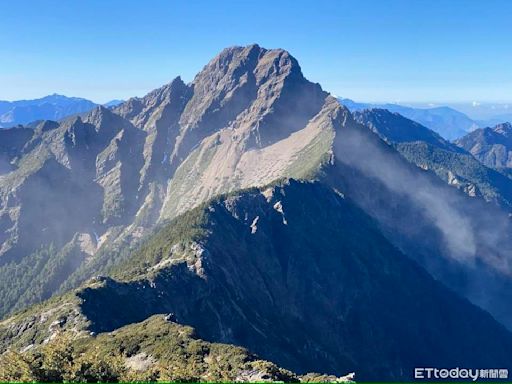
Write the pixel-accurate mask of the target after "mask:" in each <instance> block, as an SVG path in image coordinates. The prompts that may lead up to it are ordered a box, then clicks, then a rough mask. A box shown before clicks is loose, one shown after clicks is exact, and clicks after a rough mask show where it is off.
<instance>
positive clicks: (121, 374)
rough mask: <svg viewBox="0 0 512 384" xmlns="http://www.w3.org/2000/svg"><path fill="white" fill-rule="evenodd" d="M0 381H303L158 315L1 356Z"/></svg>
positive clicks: (63, 335) (65, 337) (65, 336)
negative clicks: (87, 335) (96, 333)
mask: <svg viewBox="0 0 512 384" xmlns="http://www.w3.org/2000/svg"><path fill="white" fill-rule="evenodd" d="M0 380H1V381H39V382H62V381H66V382H118V381H121V382H126V381H164V382H199V381H207V382H227V381H235V380H252V381H285V382H298V381H299V377H298V376H297V375H295V374H293V373H292V372H290V371H287V370H284V369H281V368H279V367H277V366H276V365H275V364H272V363H270V362H267V361H263V360H259V359H258V358H257V357H256V356H254V355H252V354H250V353H249V352H248V351H247V350H245V349H243V348H239V347H235V346H231V345H225V344H217V343H208V342H205V341H202V340H200V339H197V337H196V336H195V334H194V330H193V329H192V328H190V327H186V326H182V325H179V324H176V323H173V322H172V321H170V320H166V319H165V317H164V316H154V317H151V318H149V319H148V320H146V321H144V322H142V323H139V324H132V325H129V326H126V327H123V328H120V329H118V330H117V331H115V332H112V333H105V334H100V335H98V336H96V337H81V338H75V339H73V338H71V337H70V336H69V334H66V333H62V334H56V336H55V338H54V339H53V340H52V341H51V342H50V343H48V344H45V345H43V346H40V347H38V348H34V349H31V350H29V351H27V352H25V353H17V352H13V351H10V352H7V353H4V354H3V355H1V356H0Z"/></svg>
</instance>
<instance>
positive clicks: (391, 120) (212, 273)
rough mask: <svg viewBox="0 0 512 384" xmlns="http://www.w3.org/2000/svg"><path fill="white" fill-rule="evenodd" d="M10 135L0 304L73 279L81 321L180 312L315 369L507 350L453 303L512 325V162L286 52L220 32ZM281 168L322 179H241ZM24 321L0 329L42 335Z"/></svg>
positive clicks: (285, 174)
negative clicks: (165, 63)
mask: <svg viewBox="0 0 512 384" xmlns="http://www.w3.org/2000/svg"><path fill="white" fill-rule="evenodd" d="M0 133H1V134H5V135H10V136H6V137H9V142H10V143H9V144H6V145H2V146H0V151H1V155H2V156H3V158H4V159H5V162H4V163H5V167H4V169H5V170H4V173H2V174H0V243H1V247H0V303H1V305H2V306H1V308H0V314H2V315H5V314H7V313H9V312H11V311H12V310H13V309H19V308H23V307H26V306H27V305H29V304H31V303H35V302H39V301H42V300H44V299H46V298H48V297H50V296H52V295H53V294H55V293H56V292H64V291H66V290H68V289H70V288H74V287H77V286H82V288H81V289H80V290H79V291H78V293H77V295H78V296H76V295H74V296H73V297H74V299H73V300H72V303H71V304H70V306H71V307H72V308H74V309H73V311H75V310H76V311H75V312H73V313H74V314H72V315H71V314H69V313H68V312H66V311H67V309H65V308H67V305H68V304H66V303H64V304H65V305H64V304H63V305H64V307H58V309H55V308H54V309H55V311H53V312H51V313H61V312H62V311H64V312H65V314H63V316H66V318H68V319H69V321H68V322H67V323H66V324H68V325H70V327H71V328H70V329H71V330H72V329H73V325H76V327H77V329H79V330H80V329H81V330H83V331H84V332H85V330H89V329H90V330H93V331H95V332H103V331H112V330H114V329H117V328H119V327H122V326H125V325H127V324H129V323H132V322H135V321H142V320H144V319H146V318H147V317H148V316H150V315H153V314H157V313H164V312H175V313H176V314H177V318H178V321H183V322H185V323H187V324H190V325H193V326H194V327H196V328H197V330H198V332H200V333H201V337H204V338H206V339H210V340H212V341H222V342H230V343H239V344H242V345H245V346H248V347H249V348H251V349H252V350H254V351H256V352H258V353H260V354H262V355H263V356H264V357H265V358H268V359H272V360H275V361H276V362H279V363H280V364H281V365H283V366H284V367H287V368H294V369H295V368H298V369H297V370H299V371H302V372H304V371H306V370H312V371H324V372H333V373H337V374H345V373H347V372H346V371H349V370H352V369H353V367H357V369H358V370H359V371H360V372H361V373H362V374H363V377H366V378H369V379H370V378H377V377H379V378H381V377H382V376H377V374H381V373H382V372H388V374H389V379H395V378H397V379H406V378H409V377H410V376H409V375H410V369H411V367H414V366H436V365H443V366H445V365H453V366H456V365H461V366H462V365H464V366H474V367H477V366H479V367H481V366H492V365H495V364H497V363H498V362H503V363H504V364H505V363H506V362H508V361H509V360H506V359H505V358H504V356H509V352H510V343H509V338H510V335H509V333H508V331H506V330H505V329H504V328H502V327H501V326H499V325H498V324H497V323H496V322H495V321H494V320H493V319H492V318H491V317H490V316H489V315H487V314H485V313H484V312H483V311H481V310H480V309H476V308H475V307H474V306H473V305H471V304H469V303H468V302H466V301H465V299H462V298H461V297H464V298H467V299H469V301H471V302H472V303H473V304H476V305H478V306H480V307H481V308H483V309H485V310H487V311H489V312H490V313H491V314H492V316H494V317H495V318H496V319H497V320H498V321H500V322H502V323H503V324H505V325H506V326H507V327H509V328H510V327H511V326H512V325H511V324H512V311H511V310H510V306H509V305H508V303H509V302H510V299H511V298H512V283H511V282H512V280H511V276H512V270H511V265H512V264H511V260H510V255H512V239H511V238H510V234H511V233H512V228H511V224H510V219H509V216H508V210H509V208H510V201H512V198H511V196H510V193H511V192H510V191H511V189H510V181H509V179H508V178H506V177H505V176H503V175H502V174H500V173H498V172H495V171H493V170H491V169H489V168H486V167H485V166H483V165H482V164H480V163H479V162H478V161H477V160H475V159H474V158H473V157H472V156H471V155H470V154H469V153H468V152H466V151H465V150H463V149H461V148H458V147H456V146H455V145H453V144H451V143H449V142H447V141H445V140H444V139H442V138H441V137H440V136H439V135H437V134H435V133H434V132H432V131H430V130H428V129H427V128H425V127H423V126H421V125H419V124H417V123H413V122H412V121H410V120H408V119H405V118H403V117H401V116H400V115H397V114H393V113H389V112H387V111H382V110H372V111H369V112H368V111H367V112H362V113H357V114H355V116H353V115H352V114H351V113H350V112H349V110H348V109H346V108H345V107H343V106H341V105H340V104H339V103H338V101H337V100H336V99H335V98H333V97H331V96H329V95H328V94H327V93H325V92H323V91H322V89H321V88H320V86H319V85H318V84H314V83H311V82H309V81H307V80H306V79H305V78H304V77H303V75H302V73H301V70H300V67H299V65H298V63H297V61H296V60H295V59H294V58H293V57H292V56H291V55H290V54H289V53H288V52H286V51H283V50H280V49H276V50H266V49H263V48H261V47H259V46H257V45H251V46H248V47H234V48H228V49H225V50H224V51H222V52H221V53H220V54H219V55H218V56H217V57H215V58H214V59H213V60H212V61H211V62H210V63H208V64H207V65H206V66H205V67H204V68H203V70H202V71H201V72H200V73H199V74H198V75H197V76H196V77H195V79H194V80H193V82H191V83H190V84H185V83H184V82H183V81H182V80H181V79H180V78H179V77H178V78H176V79H175V80H173V81H172V82H171V83H169V84H167V85H165V86H163V87H161V88H159V89H156V90H154V91H152V92H151V93H149V94H148V95H146V96H145V97H143V98H134V99H130V100H128V101H126V102H125V103H123V104H121V105H119V106H117V107H114V108H112V109H107V108H104V107H97V108H96V109H94V110H93V111H91V112H89V113H87V114H84V115H82V116H80V117H73V118H69V119H67V120H65V121H61V122H59V123H55V122H50V121H45V122H40V123H38V124H37V125H35V126H34V128H33V130H32V131H28V130H26V129H24V128H17V129H16V130H8V131H5V132H3V131H2V132H0ZM282 179H300V180H317V181H318V184H314V186H311V185H310V184H307V183H297V182H290V185H289V186H287V187H283V188H282V189H279V188H275V189H269V190H267V191H266V192H262V193H260V192H254V191H249V192H247V193H240V190H242V189H250V188H254V187H264V186H267V185H271V184H275V183H276V182H278V181H279V180H282ZM454 186H455V187H457V188H454ZM333 191H336V192H333ZM225 194H231V195H230V196H231V197H224V198H222V199H221V200H220V201H214V202H212V203H210V204H209V205H208V206H207V207H206V208H205V207H204V206H203V207H202V208H197V207H198V206H201V204H202V203H204V202H206V201H210V199H212V198H214V197H215V196H220V195H225ZM342 196H343V197H344V198H342ZM486 200H487V201H486ZM356 207H357V208H356ZM194 208H197V209H196V210H194V211H192V212H193V213H190V210H191V209H194ZM180 215H182V216H180ZM370 218H371V219H370ZM169 220H170V221H171V224H170V227H166V228H167V230H163V231H160V232H158V233H157V235H155V237H153V238H152V240H150V241H149V243H146V242H145V240H146V239H147V237H148V236H151V235H152V234H154V232H155V230H157V228H161V226H165V225H166V223H167V221H169ZM141 243H142V244H146V245H145V246H143V247H142V248H141V250H140V251H138V252H136V251H135V249H136V248H137V247H139V246H140V244H141ZM148 244H149V245H148ZM404 255H406V256H404ZM411 259H412V260H411ZM116 271H117V272H116ZM113 273H117V275H116V276H117V278H118V279H119V280H120V281H114V280H111V279H110V278H106V279H101V278H100V279H96V280H92V282H91V280H89V279H90V278H91V277H92V276H97V275H98V274H113ZM430 275H431V276H432V277H434V278H435V279H436V280H438V281H439V282H438V283H436V282H434V280H433V279H432V278H431V277H430ZM86 281H89V282H88V283H85V285H82V284H84V282H86ZM397 282H399V283H400V284H397ZM440 284H443V285H440ZM445 286H447V287H448V288H451V289H452V290H453V291H455V293H452V292H451V291H449V290H448V289H447V288H445ZM69 295H70V294H68V295H67V296H66V295H65V296H63V297H60V298H57V299H55V300H56V301H54V302H53V303H55V302H57V303H59V300H61V301H60V303H61V304H62V300H64V301H65V300H68V299H69ZM397 303H399V304H400V305H398V307H396V304H397ZM45 305H50V306H51V305H53V304H51V303H50V304H45ZM59 305H60V304H59ZM393 305H395V307H393ZM63 308H64V309H63ZM390 308H393V310H390ZM422 308H433V309H432V310H431V311H424V310H423V309H422ZM30 311H36V312H37V311H38V309H31V310H29V313H30ZM64 312H63V313H64ZM77 314H78V315H77ZM75 315H76V316H75ZM24 316H25V317H24ZM26 316H29V315H23V314H21V315H18V316H17V317H16V318H15V319H14V320H12V319H11V320H8V321H7V323H5V324H7V325H8V326H9V327H10V326H11V325H12V324H14V325H12V327H14V328H13V329H14V331H13V329H11V328H9V330H8V331H7V334H6V335H7V336H5V337H4V338H3V339H2V340H3V344H2V345H4V346H7V345H19V346H21V345H24V346H26V345H28V344H30V343H36V344H37V343H40V342H42V341H43V340H45V338H46V337H47V336H48V326H49V324H47V323H46V320H45V321H42V322H41V324H43V325H37V324H35V323H34V322H32V323H30V321H29V320H27V319H28V317H26ZM41 316H43V315H41ZM52 316H53V315H52ZM43 318H45V319H47V320H48V321H50V320H49V319H50V317H48V316H46V317H44V316H43ZM410 318H412V319H414V321H411V323H410V324H409V323H408V324H405V325H404V321H405V320H404V319H410ZM72 319H75V320H76V321H78V323H75V322H74V321H75V320H73V321H71V320H72ZM53 320H58V319H53ZM53 320H52V321H53ZM13 322H14V323H13ZM20 322H21V323H20ZM25 323H27V324H29V325H27V326H26V327H25V326H23V325H20V326H19V327H18V325H19V324H25ZM9 324H10V325H9ZM16 324H18V325H16ZM38 324H39V323H38ZM25 325H26V324H25ZM17 327H18V328H17ZM20 327H21V328H20ZM23 327H25V328H23ZM66 327H67V325H66ZM28 328H29V329H30V330H29V331H27V332H28V333H27V332H25V331H23V329H28ZM20 329H22V330H21V331H20ZM470 330H471V331H470ZM475 330H478V331H475ZM18 331H19V332H18ZM288 331H290V332H291V333H287V332H288ZM27 335H29V336H30V337H29V336H27ZM265 335H267V336H265ZM468 335H469V336H468ZM438 339H439V340H443V344H435V345H433V344H432V343H430V342H427V341H426V340H438ZM493 340H494V341H496V340H500V341H501V340H503V343H502V344H499V345H497V344H496V343H497V342H496V343H495V342H494V341H493ZM376 345H377V346H378V347H375V346H376ZM477 346H479V348H480V349H478V348H477ZM477 350H478V353H475V351H477ZM411 351H416V352H414V353H412V352H411ZM420 362H423V363H422V364H420ZM397 367H398V368H397Z"/></svg>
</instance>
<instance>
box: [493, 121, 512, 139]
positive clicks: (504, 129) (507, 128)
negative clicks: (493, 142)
mask: <svg viewBox="0 0 512 384" xmlns="http://www.w3.org/2000/svg"><path fill="white" fill-rule="evenodd" d="M494 131H495V132H496V133H499V134H501V135H503V136H505V137H508V138H511V137H512V124H510V123H501V124H498V125H496V126H495V127H494Z"/></svg>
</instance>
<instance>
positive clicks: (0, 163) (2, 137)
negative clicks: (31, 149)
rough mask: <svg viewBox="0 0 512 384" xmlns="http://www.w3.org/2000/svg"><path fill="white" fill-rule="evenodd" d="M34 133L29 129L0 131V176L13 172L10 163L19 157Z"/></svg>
mask: <svg viewBox="0 0 512 384" xmlns="http://www.w3.org/2000/svg"><path fill="white" fill-rule="evenodd" d="M33 134H34V132H33V130H32V129H30V128H10V129H2V130H0V175H2V174H4V173H8V172H10V171H11V170H13V165H12V164H11V161H12V160H13V159H14V158H15V157H16V156H18V155H19V153H20V152H21V149H22V148H23V146H24V145H25V144H26V143H27V142H28V141H29V140H30V138H31V137H32V136H33Z"/></svg>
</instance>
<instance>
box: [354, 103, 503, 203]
mask: <svg viewBox="0 0 512 384" xmlns="http://www.w3.org/2000/svg"><path fill="white" fill-rule="evenodd" d="M354 118H355V119H356V120H357V121H358V122H360V123H361V124H363V125H365V126H367V127H368V128H370V129H371V130H372V131H373V132H375V133H377V134H378V135H379V136H380V137H381V138H382V139H383V140H384V141H386V142H388V143H389V144H391V145H393V146H394V147H395V148H396V149H397V150H398V152H400V154H401V155H402V156H403V157H405V158H406V159H407V160H408V161H410V162H411V163H413V164H416V165H417V166H418V167H420V168H422V169H424V170H430V171H432V172H434V173H435V174H436V175H437V176H439V177H440V178H441V179H442V180H444V181H445V182H447V183H448V184H449V185H451V186H454V187H456V188H458V189H460V190H461V191H464V192H465V193H466V194H467V195H469V196H471V197H482V198H484V199H485V200H486V201H490V202H494V203H497V204H498V205H500V206H502V207H503V208H505V209H506V210H510V209H511V208H512V181H511V180H510V179H509V178H508V177H506V176H505V175H503V174H502V173H500V172H497V171H495V170H494V169H492V168H487V167H486V166H485V165H483V164H482V163H481V162H480V161H478V160H477V159H475V158H474V157H473V156H472V155H471V154H470V153H468V152H466V151H465V150H464V149H462V148H460V147H458V146H457V145H455V144H452V143H450V142H448V141H446V140H444V139H443V138H442V137H441V136H439V135H438V134H436V133H435V132H433V131H431V130H430V129H428V128H426V127H424V126H422V125H420V124H418V123H415V122H413V121H412V120H409V119H407V118H405V117H403V116H401V115H399V114H397V113H391V112H389V111H387V110H383V109H371V110H365V111H362V112H355V113H354Z"/></svg>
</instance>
